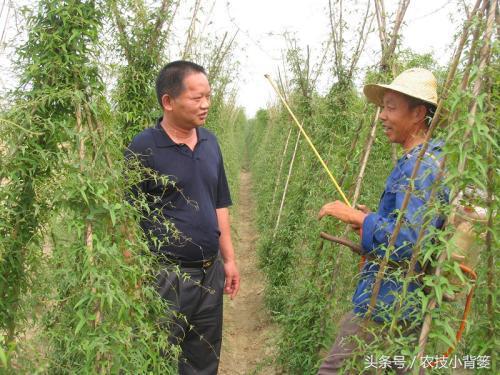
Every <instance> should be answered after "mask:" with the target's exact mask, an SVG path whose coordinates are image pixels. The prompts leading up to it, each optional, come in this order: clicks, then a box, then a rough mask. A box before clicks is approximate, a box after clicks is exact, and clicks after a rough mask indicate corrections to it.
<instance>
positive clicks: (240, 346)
mask: <svg viewBox="0 0 500 375" xmlns="http://www.w3.org/2000/svg"><path fill="white" fill-rule="evenodd" d="M251 183H252V182H251V174H250V172H248V171H245V170H242V171H241V173H240V192H239V200H238V206H237V208H236V214H235V215H234V218H233V220H234V221H233V225H232V229H233V242H234V246H235V252H236V261H237V264H238V267H239V271H240V276H241V287H240V291H239V293H238V295H237V296H236V298H235V299H234V300H232V301H231V300H230V299H229V298H227V297H225V298H226V299H225V301H224V328H223V341H222V352H221V362H220V367H219V374H220V375H247V374H265V375H273V374H278V372H277V371H276V370H275V369H274V366H273V358H274V355H273V354H274V345H273V332H276V329H275V328H274V327H273V325H272V324H271V322H270V318H269V316H268V314H267V311H266V308H265V306H264V301H263V295H264V277H263V275H262V273H261V272H260V270H259V269H258V259H257V254H256V243H257V239H258V234H257V229H256V226H255V217H256V215H255V207H254V202H253V200H252V194H251Z"/></svg>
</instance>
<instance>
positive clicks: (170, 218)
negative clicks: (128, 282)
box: [126, 61, 240, 375]
mask: <svg viewBox="0 0 500 375" xmlns="http://www.w3.org/2000/svg"><path fill="white" fill-rule="evenodd" d="M156 94H157V98H158V102H159V104H160V107H161V108H162V111H163V117H161V118H160V119H158V122H157V124H156V126H154V127H152V128H149V129H146V130H144V131H143V132H141V133H140V134H138V135H137V136H136V137H135V138H134V139H133V140H132V143H131V144H130V146H129V147H128V149H127V151H126V157H127V159H128V160H129V161H130V162H131V166H133V165H134V163H133V161H134V160H136V161H138V162H139V163H140V164H142V166H143V167H144V168H145V171H144V175H145V178H144V180H143V181H141V183H140V184H139V185H138V186H137V187H136V191H135V192H136V194H137V195H139V194H141V195H142V196H145V197H146V204H147V209H144V210H143V217H142V220H141V227H142V229H143V231H144V233H145V235H146V237H147V238H148V240H149V243H150V248H151V251H153V252H154V253H155V254H156V255H158V259H159V261H160V262H161V263H163V267H162V269H161V271H160V273H159V275H158V277H157V290H158V292H159V294H160V295H161V296H162V297H163V298H164V299H165V300H166V301H167V302H168V304H169V312H173V313H174V314H172V315H170V316H169V317H168V318H169V320H170V324H169V327H168V329H169V330H170V332H169V333H170V340H171V342H172V343H175V344H179V345H180V347H181V349H182V355H181V358H180V360H179V374H182V375H184V374H200V375H215V374H217V369H218V365H219V356H220V349H221V341H222V294H223V291H224V292H225V293H227V294H229V295H230V297H231V299H232V298H234V297H235V296H236V294H237V293H238V289H239V284H240V277H239V272H238V268H237V267H236V263H235V256H234V249H233V245H232V242H231V233H230V225H229V211H228V206H230V205H231V197H230V194H229V187H228V183H227V180H226V174H225V172H224V163H223V160H222V154H221V150H220V147H219V145H218V143H217V139H216V138H215V136H214V135H213V134H212V133H210V132H209V131H208V130H206V129H204V128H203V127H202V126H203V125H204V124H205V120H206V118H207V115H208V109H209V107H210V95H211V89H210V85H209V82H208V79H207V75H206V73H205V70H204V68H203V67H201V66H199V65H197V64H195V63H192V62H189V61H174V62H171V63H169V64H167V65H165V67H163V69H162V70H161V71H160V73H159V74H158V77H157V80H156ZM147 176H149V177H147Z"/></svg>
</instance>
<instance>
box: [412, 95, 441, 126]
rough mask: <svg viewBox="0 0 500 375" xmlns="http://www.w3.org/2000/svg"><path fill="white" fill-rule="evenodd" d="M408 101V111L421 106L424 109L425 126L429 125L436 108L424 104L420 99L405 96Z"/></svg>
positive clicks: (426, 103)
mask: <svg viewBox="0 0 500 375" xmlns="http://www.w3.org/2000/svg"><path fill="white" fill-rule="evenodd" d="M405 96H406V98H407V99H408V106H409V107H410V109H413V108H416V107H418V106H419V105H423V106H424V107H425V109H426V113H425V124H426V125H427V126H430V125H431V122H432V119H433V117H434V113H435V112H436V106H435V105H434V104H432V103H428V102H425V101H423V100H421V99H417V98H414V97H413V96H408V95H405Z"/></svg>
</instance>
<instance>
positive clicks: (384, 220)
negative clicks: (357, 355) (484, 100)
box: [352, 140, 448, 321]
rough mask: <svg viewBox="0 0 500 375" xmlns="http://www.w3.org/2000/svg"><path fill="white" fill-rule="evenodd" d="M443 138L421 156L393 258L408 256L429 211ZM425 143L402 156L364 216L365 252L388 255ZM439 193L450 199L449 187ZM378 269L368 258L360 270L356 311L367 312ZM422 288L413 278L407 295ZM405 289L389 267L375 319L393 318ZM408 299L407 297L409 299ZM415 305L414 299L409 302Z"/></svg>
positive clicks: (437, 224)
mask: <svg viewBox="0 0 500 375" xmlns="http://www.w3.org/2000/svg"><path fill="white" fill-rule="evenodd" d="M441 146H442V143H441V142H437V141H433V140H431V141H430V142H429V144H428V148H427V151H426V153H425V155H424V157H423V159H422V162H421V164H420V168H419V170H418V173H417V176H416V178H415V181H414V189H413V192H412V194H411V196H410V201H409V203H408V207H407V209H406V212H405V213H404V217H403V222H402V226H401V230H400V232H399V234H398V237H397V239H396V242H395V244H394V249H395V250H394V251H393V252H392V253H391V254H390V258H389V259H390V260H392V261H396V262H401V261H404V260H405V259H406V260H409V259H410V258H411V255H412V248H413V246H414V244H415V243H416V240H417V236H418V234H419V232H420V228H421V226H422V222H423V214H424V213H425V211H426V202H427V201H428V199H429V196H430V192H431V189H432V186H433V184H434V182H435V181H436V178H437V175H438V173H439V164H440V154H441ZM421 148H422V145H419V146H416V147H415V148H413V149H412V150H410V151H409V152H408V153H407V154H405V155H404V156H403V157H401V158H400V159H399V160H398V162H397V164H396V166H395V167H394V169H393V170H392V172H391V174H390V175H389V177H388V178H387V181H386V184H385V189H384V192H383V193H382V196H381V198H380V204H379V207H378V211H377V212H376V213H370V214H368V216H367V217H366V218H365V220H364V222H363V227H362V239H361V245H362V248H363V251H364V252H365V253H366V254H371V255H375V256H377V257H378V258H380V259H382V258H383V257H384V256H385V252H386V248H387V246H388V243H389V239H390V237H391V235H392V232H393V231H394V227H395V225H396V220H397V216H398V211H399V209H400V208H401V206H402V203H403V199H404V196H405V194H406V190H407V189H408V186H409V184H410V177H411V174H412V171H413V168H414V166H415V163H416V161H417V157H418V154H419V152H420V150H421ZM438 197H439V199H440V200H444V201H446V202H447V201H448V191H447V189H446V188H440V189H439V194H438ZM443 224H444V218H442V217H435V218H433V220H432V222H431V225H433V226H435V227H437V228H441V227H442V226H443ZM378 270H379V265H378V263H376V262H373V261H371V262H370V261H368V262H366V264H365V265H364V267H363V270H362V272H361V279H360V281H359V283H358V285H357V288H356V292H355V293H354V296H353V298H352V302H353V303H354V312H355V313H357V314H360V315H363V314H365V313H366V311H367V309H368V306H369V304H370V297H371V294H372V289H373V285H374V283H375V278H376V275H377V272H378ZM417 288H419V285H418V284H417V283H416V282H411V283H410V284H409V287H408V295H407V296H408V297H407V298H411V296H412V292H413V291H415V290H416V289H417ZM401 291H402V283H401V282H399V281H397V280H396V279H395V278H394V277H391V273H390V271H389V272H388V271H387V269H386V273H385V276H384V278H383V279H382V283H381V286H380V292H379V294H378V297H377V304H376V308H375V311H374V312H373V315H372V319H373V320H375V321H384V320H390V319H391V318H390V313H391V312H392V311H393V307H392V305H393V303H394V300H395V296H397V295H398V294H399V293H400V292H401ZM406 302H408V301H406ZM412 304H413V306H415V303H414V302H409V305H412ZM411 310H412V307H411V306H410V308H406V309H404V310H403V314H402V318H403V319H404V318H407V317H408V314H409V313H410V312H411Z"/></svg>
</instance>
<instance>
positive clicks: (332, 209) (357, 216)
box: [318, 201, 368, 228]
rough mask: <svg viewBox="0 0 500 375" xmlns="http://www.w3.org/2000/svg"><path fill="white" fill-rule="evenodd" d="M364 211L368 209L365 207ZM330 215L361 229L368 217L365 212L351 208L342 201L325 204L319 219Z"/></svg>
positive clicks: (320, 211)
mask: <svg viewBox="0 0 500 375" xmlns="http://www.w3.org/2000/svg"><path fill="white" fill-rule="evenodd" d="M363 208H364V209H367V208H366V207H364V206H363ZM326 215H330V216H333V217H336V218H337V219H339V220H341V221H343V222H344V223H346V224H351V225H352V226H353V227H358V228H360V227H361V226H362V225H363V221H364V220H365V217H366V216H368V214H367V213H365V212H363V210H361V209H360V210H357V209H355V208H352V207H349V206H348V205H346V204H345V203H343V202H341V201H335V202H330V203H327V204H325V205H324V206H323V207H321V210H319V214H318V219H319V220H321V219H322V218H323V217H324V216H326Z"/></svg>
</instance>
